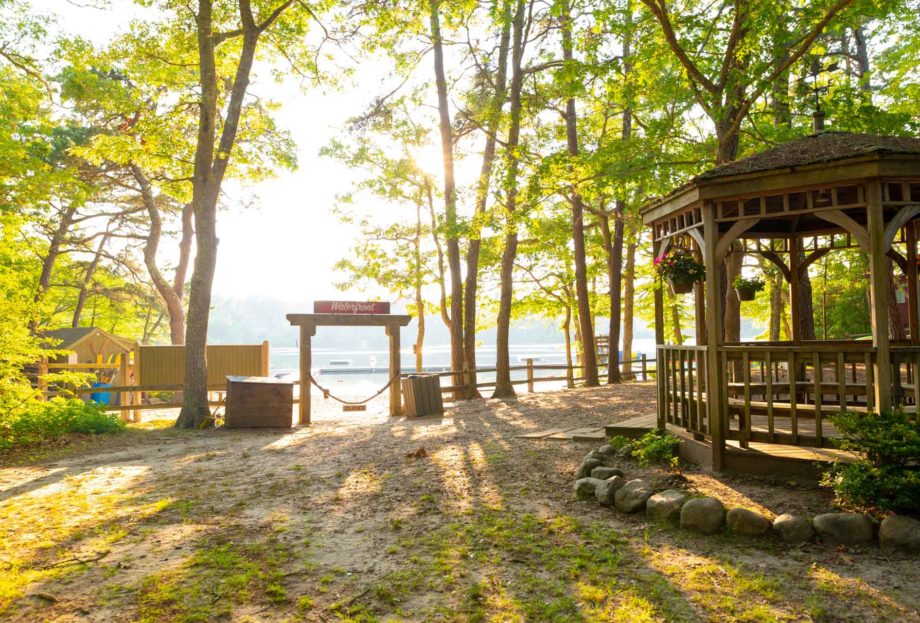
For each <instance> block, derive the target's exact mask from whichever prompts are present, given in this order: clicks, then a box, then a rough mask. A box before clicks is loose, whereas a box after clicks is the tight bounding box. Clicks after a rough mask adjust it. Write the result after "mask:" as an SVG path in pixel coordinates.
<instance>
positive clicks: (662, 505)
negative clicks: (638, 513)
mask: <svg viewBox="0 0 920 623" xmlns="http://www.w3.org/2000/svg"><path fill="white" fill-rule="evenodd" d="M689 499H690V496H688V495H687V494H686V493H684V492H683V491H678V490H677V489H667V490H666V491H662V492H661V493H656V494H655V495H653V496H652V497H650V498H649V499H648V502H646V503H645V514H646V515H647V516H648V518H649V519H652V520H654V521H666V522H670V523H678V522H679V521H680V509H681V508H682V507H683V506H684V504H686V503H687V500H689Z"/></svg>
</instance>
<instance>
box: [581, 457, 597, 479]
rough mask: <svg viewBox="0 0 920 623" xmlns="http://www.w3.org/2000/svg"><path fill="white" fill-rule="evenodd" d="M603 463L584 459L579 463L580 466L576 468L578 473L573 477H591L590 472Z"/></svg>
mask: <svg viewBox="0 0 920 623" xmlns="http://www.w3.org/2000/svg"><path fill="white" fill-rule="evenodd" d="M603 464H604V463H603V461H601V460H600V459H585V460H584V461H582V462H581V465H579V466H578V473H577V474H576V475H575V477H576V478H587V477H588V476H590V475H591V471H592V470H593V469H594V468H595V467H600V466H602V465H603Z"/></svg>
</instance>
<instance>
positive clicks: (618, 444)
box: [607, 430, 680, 467]
mask: <svg viewBox="0 0 920 623" xmlns="http://www.w3.org/2000/svg"><path fill="white" fill-rule="evenodd" d="M607 443H609V444H610V445H611V446H613V447H614V448H616V449H617V450H620V449H622V448H626V447H628V454H629V455H630V456H631V457H633V458H635V459H638V461H639V464H640V465H642V466H647V465H651V464H652V463H667V464H668V465H670V466H671V467H675V466H676V465H677V447H678V446H679V445H680V439H678V438H677V437H675V436H674V435H672V434H671V433H668V432H666V431H660V430H652V431H649V432H647V433H645V434H644V435H642V437H640V438H639V439H628V438H626V437H623V436H622V435H617V436H616V437H611V438H610V439H609V440H608V441H607Z"/></svg>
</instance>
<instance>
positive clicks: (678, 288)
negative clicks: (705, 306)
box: [655, 248, 706, 294]
mask: <svg viewBox="0 0 920 623" xmlns="http://www.w3.org/2000/svg"><path fill="white" fill-rule="evenodd" d="M655 273H656V274H657V275H658V278H659V279H661V280H667V281H668V283H670V284H671V291H672V292H674V294H687V293H688V292H693V284H695V283H696V282H698V281H703V280H704V279H706V267H704V266H703V265H702V264H700V263H699V262H697V261H696V259H694V257H693V254H692V253H691V252H690V251H688V250H687V249H680V248H675V249H671V250H669V251H667V252H665V253H663V254H661V255H659V256H658V257H656V258H655Z"/></svg>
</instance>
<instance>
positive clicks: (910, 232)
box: [904, 221, 920, 345]
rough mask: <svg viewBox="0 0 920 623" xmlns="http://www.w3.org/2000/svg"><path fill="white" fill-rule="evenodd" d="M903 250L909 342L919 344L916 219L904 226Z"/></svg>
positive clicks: (919, 308) (919, 310)
mask: <svg viewBox="0 0 920 623" xmlns="http://www.w3.org/2000/svg"><path fill="white" fill-rule="evenodd" d="M904 234H905V236H904V239H905V241H906V242H907V245H906V247H907V248H906V249H905V250H904V253H905V255H906V256H907V271H906V276H907V309H908V317H909V324H910V343H911V344H913V345H917V344H920V301H918V300H917V228H916V221H911V222H909V223H908V224H907V225H905V226H904Z"/></svg>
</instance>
